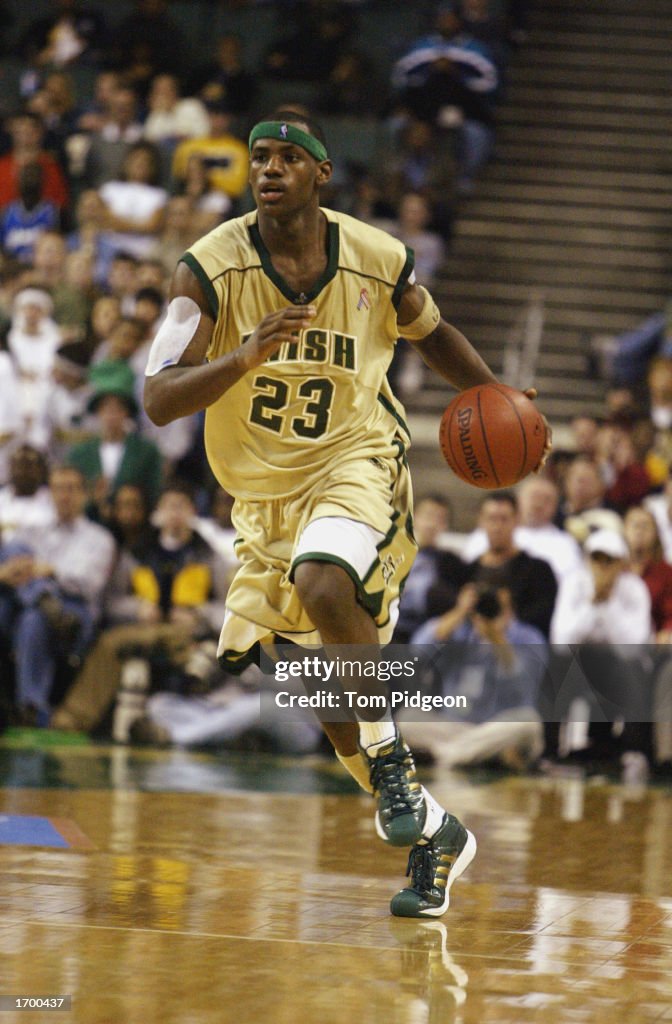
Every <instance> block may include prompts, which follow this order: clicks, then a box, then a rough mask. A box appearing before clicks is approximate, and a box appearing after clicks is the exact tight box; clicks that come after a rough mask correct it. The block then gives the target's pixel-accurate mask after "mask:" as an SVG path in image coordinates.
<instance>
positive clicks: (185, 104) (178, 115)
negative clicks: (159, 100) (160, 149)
mask: <svg viewBox="0 0 672 1024" xmlns="http://www.w3.org/2000/svg"><path fill="white" fill-rule="evenodd" d="M209 130H210V118H209V117H208V112H207V110H206V109H205V107H204V106H203V104H202V103H201V101H200V100H197V99H194V98H193V97H191V98H190V97H187V98H185V99H183V100H178V101H177V103H176V104H175V106H174V107H173V109H172V110H157V111H154V112H153V113H151V114H149V116H148V117H147V120H146V121H145V124H144V127H143V135H144V137H145V138H146V139H149V140H150V141H151V142H161V141H162V140H163V139H200V138H202V137H203V136H204V135H207V134H208V132H209Z"/></svg>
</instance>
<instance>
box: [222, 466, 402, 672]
mask: <svg viewBox="0 0 672 1024" xmlns="http://www.w3.org/2000/svg"><path fill="white" fill-rule="evenodd" d="M232 518H233V525H234V526H235V528H236V531H237V534H238V536H237V538H236V541H235V550H236V554H237V556H238V558H239V559H240V562H241V567H240V569H239V570H238V572H237V573H236V575H235V577H234V579H233V581H232V583H231V586H230V588H229V592H228V595H227V601H226V615H225V618H224V625H223V626H222V631H221V635H220V640H219V648H218V654H219V658H220V663H221V664H222V666H223V667H225V668H228V669H229V670H234V671H240V670H242V669H243V668H244V667H245V666H246V665H248V664H249V663H250V661H251V660H253V653H252V649H253V648H255V646H256V645H257V644H258V643H260V642H265V641H270V640H271V637H272V636H273V634H276V635H277V636H280V637H282V638H285V639H288V640H292V641H294V642H295V643H298V644H306V645H315V644H319V642H320V638H319V634H318V632H317V631H316V629H315V626H314V624H313V623H312V622H311V620H310V619H309V617H308V615H307V613H306V612H305V610H304V609H303V607H302V605H301V602H300V601H299V596H298V593H297V590H296V587H295V586H294V583H293V578H294V570H295V569H296V566H297V565H300V564H301V563H302V562H305V561H318V562H331V563H333V564H336V565H339V566H341V568H343V569H344V571H345V572H347V573H348V575H349V576H350V577H351V578H352V580H353V582H354V584H355V586H356V589H357V597H358V600H359V602H360V604H361V605H362V606H363V607H364V608H366V610H367V611H368V612H369V613H370V614H371V616H372V617H373V619H374V621H375V623H376V625H377V627H378V633H379V640H380V643H383V644H384V643H389V640H390V638H391V636H392V631H393V629H394V626H395V623H396V619H397V610H398V605H399V598H400V595H401V591H402V588H403V585H404V582H405V580H406V577H407V576H408V573H409V571H410V568H411V565H412V563H413V559H414V557H415V553H416V550H417V546H416V543H415V540H414V537H413V522H412V491H411V482H410V475H409V472H408V467H407V465H406V461H405V459H404V458H402V457H399V458H394V457H389V458H378V457H376V458H371V459H359V460H358V459H349V460H346V461H344V462H341V463H339V464H338V465H337V466H335V467H334V468H333V469H332V470H328V471H327V472H326V473H324V474H323V475H322V477H321V478H320V479H318V480H312V481H311V482H310V483H309V485H308V486H307V487H306V488H305V489H304V490H302V491H300V492H298V493H294V494H292V495H290V496H289V497H286V498H281V499H278V500H273V501H236V503H235V505H234V508H233V513H232Z"/></svg>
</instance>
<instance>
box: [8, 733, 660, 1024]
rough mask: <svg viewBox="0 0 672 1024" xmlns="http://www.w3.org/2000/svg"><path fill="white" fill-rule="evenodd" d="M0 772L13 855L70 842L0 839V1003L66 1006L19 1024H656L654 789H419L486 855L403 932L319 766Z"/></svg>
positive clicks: (54, 764)
mask: <svg viewBox="0 0 672 1024" xmlns="http://www.w3.org/2000/svg"><path fill="white" fill-rule="evenodd" d="M0 772H1V774H2V784H3V787H4V788H3V789H2V790H1V791H0V815H1V816H5V817H7V818H10V817H11V818H13V819H14V824H15V825H16V826H17V828H18V829H19V830H18V832H16V838H18V839H19V840H21V838H22V833H21V828H20V827H19V825H20V824H21V819H25V818H34V819H48V820H49V821H50V822H51V823H52V824H54V823H55V824H54V827H55V829H56V832H57V833H58V834H62V835H65V837H66V841H67V846H62V845H51V844H48V843H45V844H44V845H31V844H25V843H23V842H21V841H17V842H8V843H7V842H5V843H3V844H2V845H0V865H1V870H2V878H3V884H2V886H1V887H0V911H1V913H0V963H1V964H2V970H1V973H0V996H5V995H10V994H11V995H27V996H45V995H56V994H60V995H71V996H72V1007H73V1008H72V1010H71V1011H70V1012H69V1013H65V1012H64V1013H58V1012H57V1011H49V1012H46V1011H32V1012H31V1016H30V1017H29V1018H28V1019H29V1020H33V1021H42V1020H44V1021H47V1022H56V1021H57V1020H59V1019H61V1020H72V1021H77V1022H78V1024H79V1022H83V1024H93V1022H95V1024H122V1022H124V1024H126V1022H128V1024H135V1022H137V1024H155V1022H156V1024H159V1022H160V1024H205V1022H224V1024H228V1022H231V1024H233V1022H235V1021H241V1022H245V1024H247V1022H249V1024H252V1022H255V1024H256V1022H261V1021H264V1022H266V1021H267V1022H269V1024H296V1022H297V1021H306V1022H308V1021H310V1022H313V1021H315V1022H318V1021H319V1022H325V1024H332V1022H333V1024H337V1022H338V1024H342V1022H343V1021H348V1020H351V1021H356V1022H358V1024H360V1022H361V1024H450V1022H455V1024H491V1022H497V1024H526V1022H535V1024H536V1022H542V1021H543V1022H544V1024H546V1022H553V1024H569V1022H577V1024H578V1022H590V1024H602V1022H609V1024H612V1022H613V1021H614V1020H617V1019H618V1020H623V1021H628V1024H649V1022H653V1021H672V794H671V793H670V792H669V791H666V790H665V789H644V788H640V789H637V788H635V789H628V788H625V787H622V786H615V785H614V786H608V785H606V784H603V785H601V784H591V785H586V784H585V783H584V782H583V781H582V780H580V779H571V778H570V779H554V780H549V779H518V778H508V779H505V778H486V777H484V776H483V777H480V778H479V779H477V780H474V779H473V778H472V779H469V778H468V777H466V776H464V775H457V774H456V775H454V776H450V777H443V778H438V779H434V780H433V781H432V788H433V791H435V792H436V794H437V796H438V797H440V798H442V799H443V801H444V802H445V803H446V804H447V806H449V808H450V809H451V810H453V811H455V813H456V814H458V815H459V816H460V817H461V818H462V819H463V820H464V821H465V823H466V824H467V825H468V826H469V827H470V828H471V829H472V830H474V831H475V832H476V834H477V835H478V839H479V854H478V857H477V859H476V860H475V861H474V863H473V865H472V866H471V867H470V869H469V871H468V872H467V874H466V875H465V876H464V878H463V879H462V880H460V881H459V882H458V883H457V884H456V886H455V888H454V889H453V893H452V900H451V908H450V910H449V912H448V913H447V914H446V916H445V917H444V918H442V919H441V920H440V921H407V920H399V919H395V918H392V917H390V916H389V913H388V909H387V905H388V901H389V898H390V896H391V895H392V894H393V893H394V892H395V891H396V889H397V888H399V887H401V885H402V884H403V872H404V869H405V865H406V855H405V851H403V850H395V849H391V848H387V847H385V846H384V845H383V844H381V843H380V841H378V840H377V839H376V838H375V836H374V832H373V824H372V816H371V805H370V802H369V800H368V798H367V797H365V796H359V795H358V794H357V793H356V792H355V791H354V790H353V787H352V785H351V784H350V782H349V781H348V780H347V779H344V778H343V776H342V775H341V773H340V769H338V768H337V767H335V766H333V765H331V764H330V763H329V764H326V763H323V762H320V761H317V760H316V761H301V762H295V761H290V760H275V759H272V758H268V757H265V758H261V757H257V756H255V755H248V756H243V755H227V756H226V758H223V757H213V756H206V755H198V754H186V753H184V752H179V751H168V752H137V751H135V752H134V751H129V750H126V749H123V748H119V749H111V750H108V749H103V748H99V747H93V746H91V747H87V746H83V747H63V748H59V747H58V746H52V747H50V748H49V749H48V750H41V751H40V750H35V751H33V750H30V749H25V748H24V749H7V748H5V749H2V750H0ZM17 823H18V824H17ZM59 823H60V824H63V823H68V824H64V825H63V828H64V829H65V832H64V833H60V832H59ZM21 827H22V826H21ZM0 828H1V821H0ZM68 828H70V830H71V831H70V832H68ZM48 834H49V833H45V835H48ZM68 837H69V838H68ZM23 838H24V839H25V834H24V835H23ZM52 838H53V836H52ZM25 1019H26V1018H25V1017H24V1016H23V1014H21V1015H20V1014H19V1013H16V1012H12V1011H7V1012H3V1013H2V1014H1V1015H0V1024H13V1022H15V1021H16V1022H17V1024H19V1022H21V1021H23V1020H25Z"/></svg>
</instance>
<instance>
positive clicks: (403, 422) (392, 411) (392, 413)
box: [378, 391, 411, 437]
mask: <svg viewBox="0 0 672 1024" xmlns="http://www.w3.org/2000/svg"><path fill="white" fill-rule="evenodd" d="M378 401H379V402H380V404H381V405H382V407H383V409H385V411H386V412H389V414H390V416H394V418H395V420H396V421H397V423H398V424H399V426H400V427H403V429H404V430H405V431H406V435H407V436H408V437H410V436H411V431H410V430H409V427H408V423H407V422H406V420H405V419H404V418H403V416H400V415H399V413H398V412H397V410H396V409H395V408H394V406H393V405H392V402H390V401H389V399H387V398H386V397H385V395H384V394H383V393H382V392H380V391H379V392H378Z"/></svg>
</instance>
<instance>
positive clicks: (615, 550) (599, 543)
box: [583, 530, 630, 558]
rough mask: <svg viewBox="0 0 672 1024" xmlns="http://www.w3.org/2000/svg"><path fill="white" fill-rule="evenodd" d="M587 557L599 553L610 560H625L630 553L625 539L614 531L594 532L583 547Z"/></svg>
mask: <svg viewBox="0 0 672 1024" xmlns="http://www.w3.org/2000/svg"><path fill="white" fill-rule="evenodd" d="M583 550H584V551H585V552H586V554H587V555H593V554H595V553H597V552H599V553H600V554H602V555H608V556H609V557H610V558H627V557H628V555H629V554H630V552H629V551H628V545H627V544H626V543H625V538H624V537H623V535H622V534H620V533H618V532H617V531H616V530H595V532H594V533H591V534H590V536H589V537H588V540H587V541H586V543H585V544H584V546H583Z"/></svg>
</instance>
